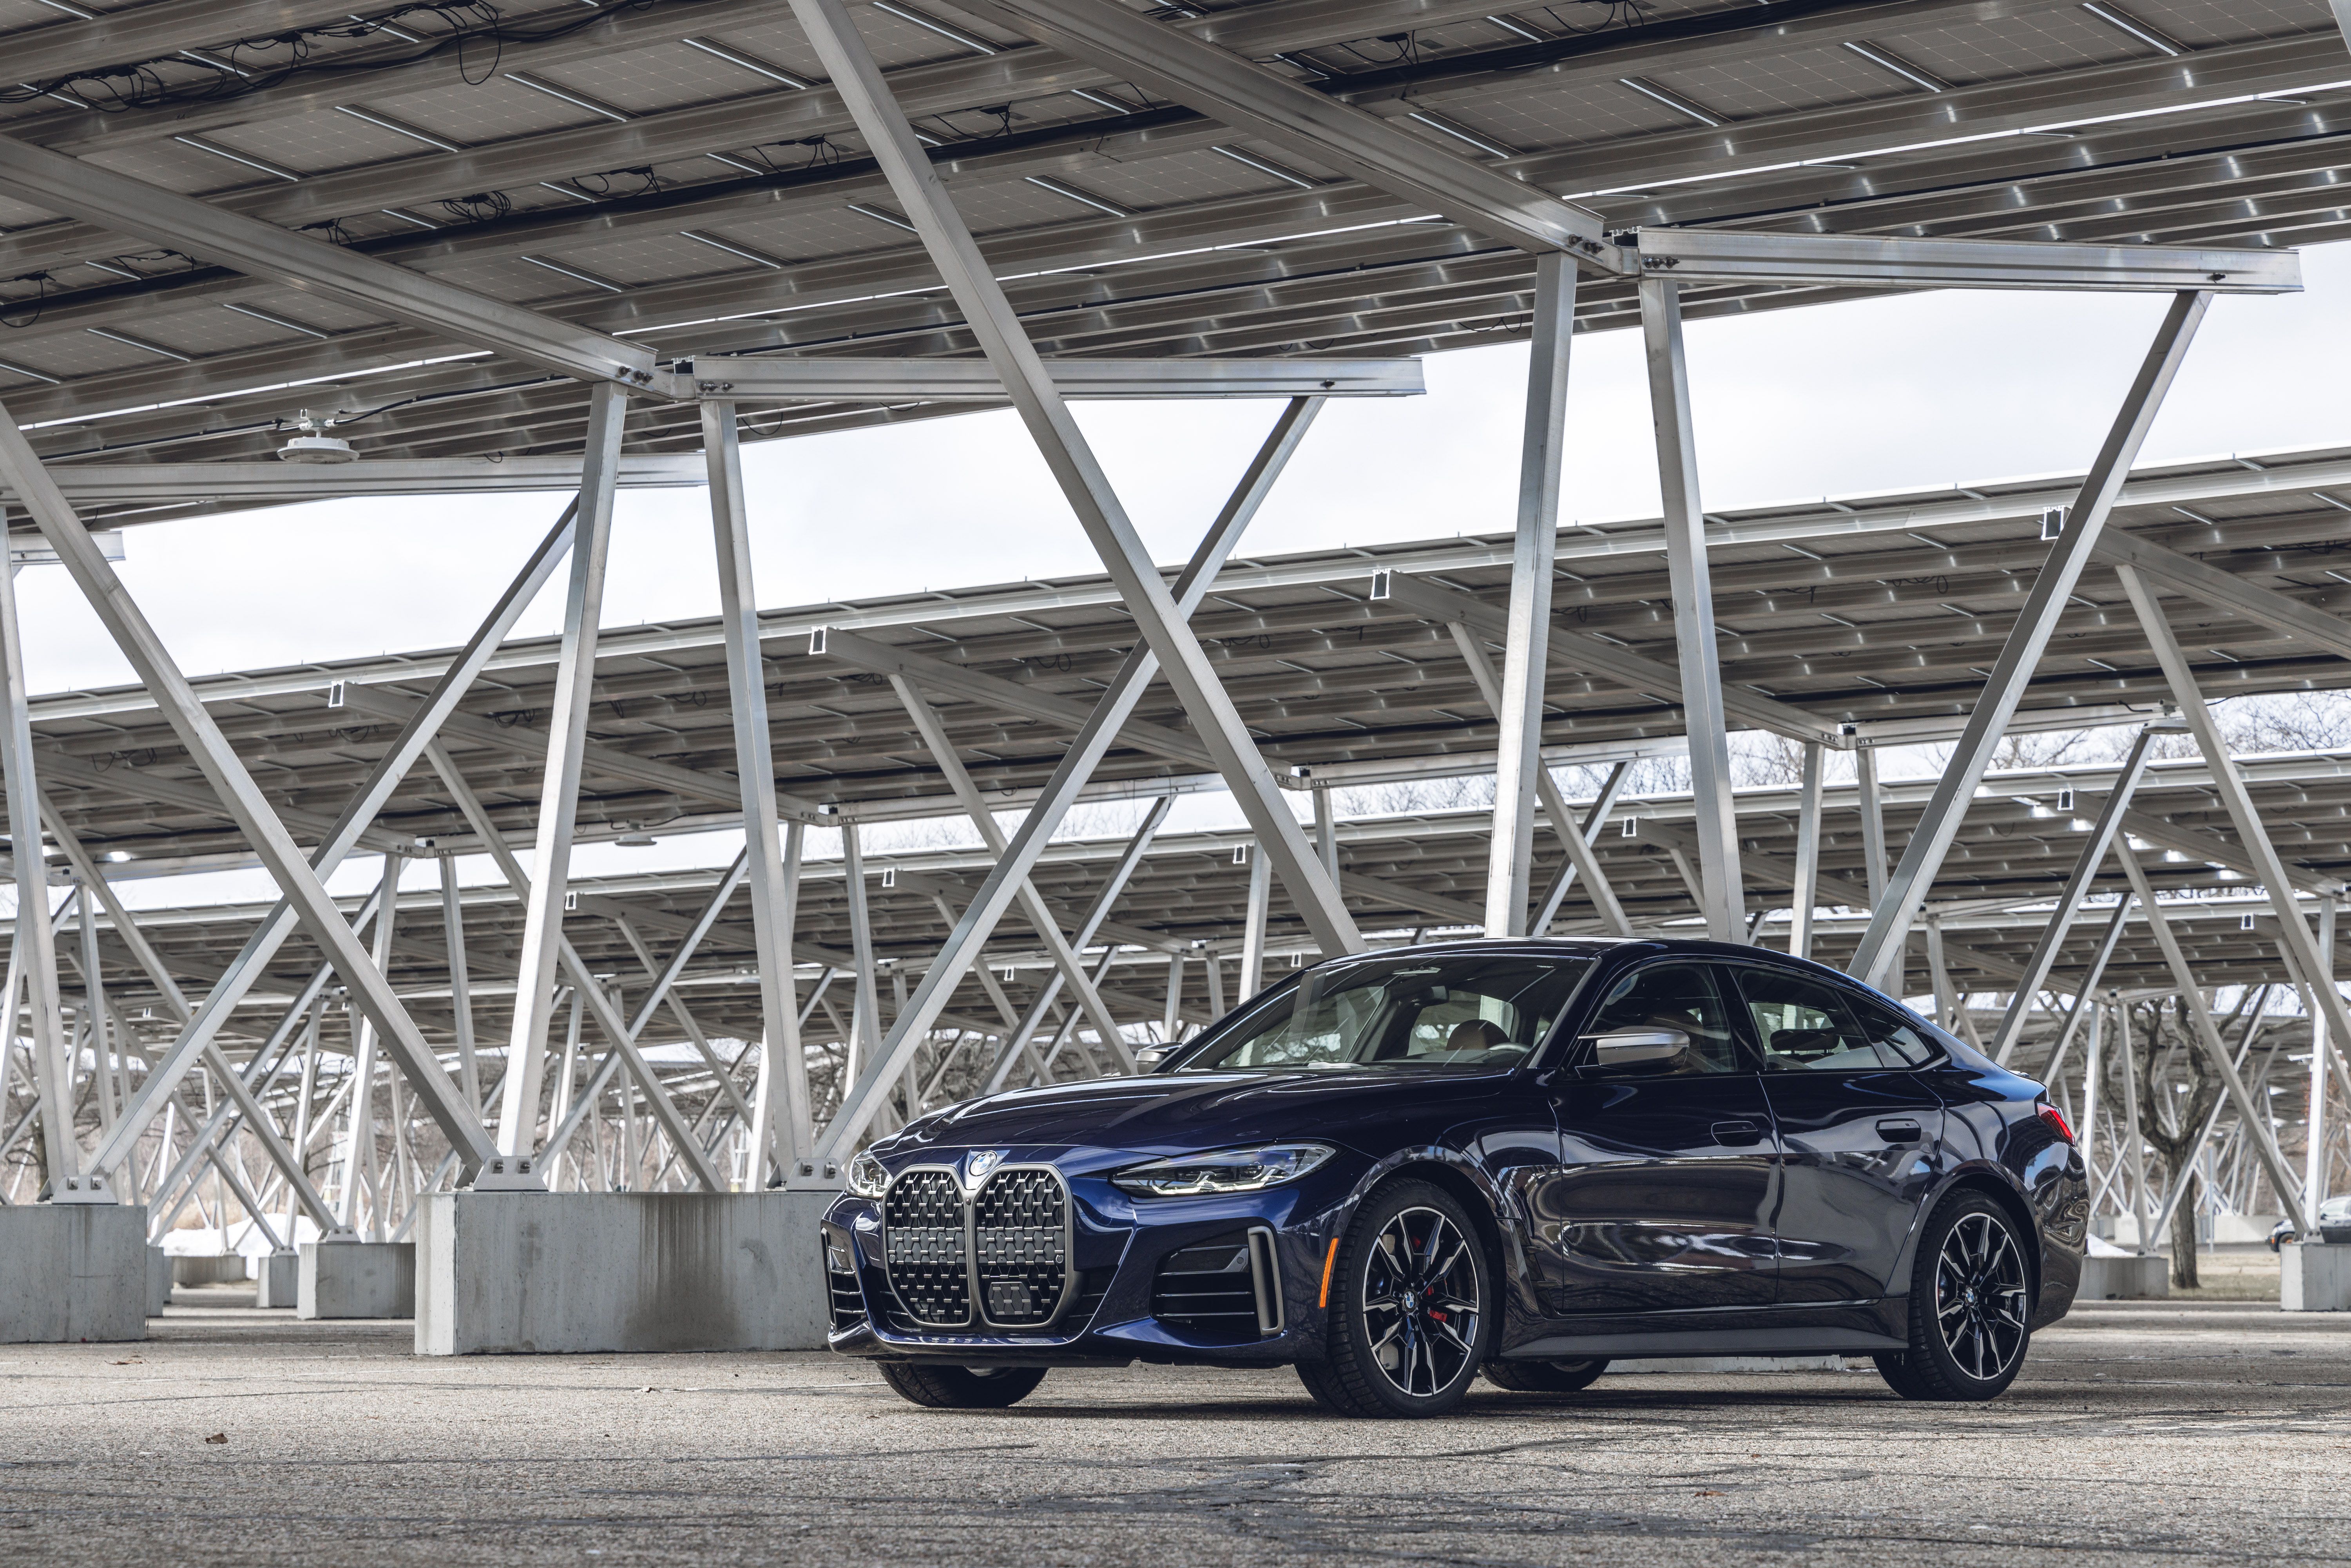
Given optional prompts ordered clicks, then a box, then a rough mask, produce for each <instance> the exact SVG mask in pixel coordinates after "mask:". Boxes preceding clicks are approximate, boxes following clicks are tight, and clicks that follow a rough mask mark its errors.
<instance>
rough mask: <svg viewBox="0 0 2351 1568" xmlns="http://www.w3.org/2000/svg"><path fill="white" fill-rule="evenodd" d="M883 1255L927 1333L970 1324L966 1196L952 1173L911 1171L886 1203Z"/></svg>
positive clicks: (911, 1311) (901, 1293)
mask: <svg viewBox="0 0 2351 1568" xmlns="http://www.w3.org/2000/svg"><path fill="white" fill-rule="evenodd" d="M882 1226H883V1256H884V1257H886V1258H887V1259H888V1260H889V1266H890V1284H891V1288H892V1289H893V1290H894V1291H897V1293H898V1299H899V1301H902V1302H904V1304H905V1308H906V1315H907V1316H908V1317H910V1318H912V1319H914V1322H917V1323H919V1324H921V1325H922V1326H924V1327H925V1328H961V1327H963V1326H964V1325H965V1324H967V1323H968V1322H971V1270H970V1262H969V1255H968V1254H967V1251H966V1250H965V1247H964V1212H963V1192H962V1189H961V1188H960V1187H959V1186H957V1185H956V1178H955V1176H953V1175H952V1174H951V1173H949V1172H947V1171H937V1170H913V1171H907V1172H905V1173H904V1174H903V1175H902V1176H899V1177H898V1179H897V1180H896V1181H894V1182H892V1183H891V1184H890V1196H889V1197H887V1198H885V1199H884V1200H883V1208H882Z"/></svg>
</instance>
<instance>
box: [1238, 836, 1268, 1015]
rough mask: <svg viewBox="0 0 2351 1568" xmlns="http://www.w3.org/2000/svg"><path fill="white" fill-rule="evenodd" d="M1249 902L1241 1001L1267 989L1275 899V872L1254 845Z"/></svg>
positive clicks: (1243, 941)
mask: <svg viewBox="0 0 2351 1568" xmlns="http://www.w3.org/2000/svg"><path fill="white" fill-rule="evenodd" d="M1272 899H1273V872H1272V869H1271V867H1270V865H1269V864H1268V863H1267V861H1266V858H1265V855H1264V853H1263V852H1261V851H1259V850H1258V849H1257V848H1256V847H1254V846H1252V847H1251V848H1250V850H1249V900H1248V902H1247V904H1245V905H1244V906H1243V913H1242V916H1241V986H1240V996H1241V1000H1242V1001H1244V1002H1246V1001H1248V1000H1249V998H1251V997H1253V996H1255V995H1257V994H1258V992H1259V991H1260V990H1262V989H1264V988H1265V923H1266V916H1267V915H1268V914H1270V904H1271V903H1272Z"/></svg>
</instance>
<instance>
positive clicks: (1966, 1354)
mask: <svg viewBox="0 0 2351 1568" xmlns="http://www.w3.org/2000/svg"><path fill="white" fill-rule="evenodd" d="M2031 1321H2032V1269H2031V1266H2030V1264H2029V1263H2028V1262H2027V1260H2026V1255H2025V1251H2024V1241H2023V1239H2022V1237H2021V1236H2020V1235H2019V1234H2018V1232H2017V1228H2016V1222H2015V1221H2014V1220H2013V1219H2011V1218H2009V1216H2008V1213H2007V1211H2006V1210H2004V1209H2002V1208H2001V1207H2000V1205H1998V1204H1996V1203H1994V1202H1993V1201H1992V1200H1991V1198H1989V1197H1985V1196H1984V1195H1983V1194H1981V1193H1980V1192H1957V1193H1953V1194H1952V1195H1951V1196H1950V1197H1947V1198H1945V1199H1944V1200H1943V1201H1942V1203H1941V1204H1940V1205H1938V1207H1937V1208H1936V1210H1935V1212H1934V1214H1933V1215H1932V1216H1931V1217H1929V1218H1928V1221H1927V1228H1926V1229H1925V1230H1924V1231H1923V1232H1921V1233H1920V1235H1919V1238H1918V1260H1917V1264H1916V1266H1915V1270H1914V1272H1913V1273H1912V1275H1911V1279H1910V1346H1909V1348H1908V1349H1907V1350H1906V1351H1904V1352H1903V1353H1902V1354H1900V1355H1898V1356H1891V1355H1881V1356H1879V1357H1878V1358H1877V1370H1878V1372H1879V1373H1880V1375H1883V1376H1884V1377H1885V1379H1886V1384H1887V1385H1888V1386H1889V1387H1891V1388H1892V1389H1893V1390H1894V1392H1895V1393H1896V1394H1899V1395H1901V1396H1903V1397H1904V1398H1905V1399H1933V1400H1942V1401H1970V1400H1980V1399H1991V1398H1995V1397H1997V1396H1999V1395H2000V1394H2001V1392H2002V1391H2003V1390H2005V1389H2006V1388H2007V1387H2008V1385H2010V1384H2011V1383H2013V1382H2015V1381H2016V1375H2017V1373H2018V1372H2019V1371H2021V1370H2022V1368H2023V1366H2024V1353H2025V1351H2026V1349H2027V1347H2028V1346H2030V1345H2031V1343H2032V1328H2031V1327H2030V1323H2031Z"/></svg>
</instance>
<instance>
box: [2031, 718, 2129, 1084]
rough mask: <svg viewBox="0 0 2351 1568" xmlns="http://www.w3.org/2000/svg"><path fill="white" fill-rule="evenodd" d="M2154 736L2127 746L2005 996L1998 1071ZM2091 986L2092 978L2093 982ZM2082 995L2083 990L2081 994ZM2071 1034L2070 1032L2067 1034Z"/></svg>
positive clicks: (2118, 825)
mask: <svg viewBox="0 0 2351 1568" xmlns="http://www.w3.org/2000/svg"><path fill="white" fill-rule="evenodd" d="M2157 733H2158V731H2157V728H2156V727H2155V726H2152V725H2150V726H2148V727H2147V728H2145V729H2142V730H2140V731H2139V732H2138V738H2137V740H2135V741H2133V742H2132V743H2131V748H2130V755H2129V756H2128V757H2127V758H2125V759H2124V761H2123V766H2122V769H2121V771H2120V772H2118V773H2117V774H2116V776H2115V786H2114V789H2112V790H2111V791H2110V792H2109V793H2108V794H2107V796H2106V803H2105V805H2104V806H2103V807H2101V808H2100V809H2099V810H2098V819H2097V821H2096V823H2095V825H2094V826H2093V827H2092V828H2091V830H2090V837H2089V841H2088V842H2086V843H2085V844H2084V845H2083V846H2082V853H2081V856H2080V858H2079V859H2077V860H2075V861H2074V870H2073V873H2072V874H2071V875H2069V876H2068V877H2066V879H2065V885H2064V888H2063V889H2062V890H2061V891H2060V892H2059V893H2058V894H2057V907H2056V909H2055V910H2054V911H2053V913H2052V914H2051V915H2050V916H2049V924H2048V925H2046V926H2044V927H2043V929H2042V932H2041V938H2040V940H2039V941H2037V942H2035V943H2034V944H2033V945H2032V956H2029V957H2028V958H2026V959H2025V960H2024V974H2023V977H2022V978H2021V979H2019V980H2018V982H2017V985H2016V989H2015V990H2014V991H2013V992H2011V994H2010V996H2009V1000H2008V1011H2007V1012H2005V1013H2004V1014H2002V1015H2001V1020H2000V1027H1999V1028H1998V1029H1997V1030H1994V1031H1993V1032H1992V1041H1991V1058H1992V1060H1993V1061H1996V1062H1998V1063H2000V1065H2001V1066H2002V1067H2006V1066H2007V1065H2008V1059H2009V1058H2010V1057H2011V1055H2013V1054H2014V1053H2015V1051H2016V1042H2017V1040H2019V1039H2020V1038H2022V1035H2023V1033H2024V1020H2025V1018H2026V1016H2027V1015H2028V1014H2029V1013H2030V1012H2031V1011H2032V993H2033V992H2034V991H2037V990H2039V989H2040V988H2041V983H2042V982H2043V980H2045V979H2047V978H2048V977H2049V969H2050V966H2051V965H2053V964H2054V963H2055V962H2056V961H2057V950H2058V949H2059V948H2060V947H2062V946H2064V944H2065V933H2066V930H2067V929H2068V928H2069V927H2070V926H2072V925H2073V924H2074V916H2075V915H2077V914H2079V913H2080V912H2081V907H2082V900H2083V898H2084V897H2085V896H2086V895H2087V894H2088V893H2089V891H2090V883H2092V882H2093V881H2095V879H2096V877H2097V874H2098V866H2099V865H2100V863H2101V862H2104V861H2105V858H2106V851H2107V850H2108V849H2109V848H2111V847H2112V846H2113V844H2114V841H2115V835H2116V833H2117V832H2119V831H2121V830H2122V819H2123V813H2124V812H2125V811H2126V810H2129V809H2130V800H2131V796H2132V794H2133V793H2134V792H2135V791H2137V789H2138V783H2139V780H2140V779H2142V778H2144V777H2145V776H2146V774H2147V751H2148V748H2149V747H2152V746H2153V745H2154V744H2155V737H2156V735H2157ZM2091 983H2092V984H2095V978H2094V979H2093V980H2092V982H2091ZM2085 989H2086V988H2085ZM2068 1032H2070V1031H2068Z"/></svg>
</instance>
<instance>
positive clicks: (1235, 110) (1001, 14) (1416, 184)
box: [796, 0, 1625, 272]
mask: <svg viewBox="0 0 2351 1568" xmlns="http://www.w3.org/2000/svg"><path fill="white" fill-rule="evenodd" d="M809 3H810V0H796V8H797V5H805V4H809ZM966 9H967V10H969V11H970V12H971V13H972V15H974V16H985V17H987V18H988V19H990V20H992V21H996V22H998V23H999V24H1000V25H1002V26H1006V27H1008V28H1011V29H1012V30H1013V31H1015V32H1019V33H1025V34H1027V35H1028V36H1029V37H1032V38H1034V39H1036V40H1037V41H1038V42H1039V43H1040V44H1048V45H1050V46H1051V47H1053V48H1055V49H1057V50H1059V51H1060V52H1061V53H1062V54H1065V55H1067V56H1069V57H1071V58H1072V59H1080V60H1085V61H1089V62H1090V63H1092V64H1093V65H1097V66H1100V67H1102V68H1103V69H1105V70H1108V71H1110V72H1111V73H1113V76H1114V77H1117V78H1123V79H1125V80H1128V81H1131V82H1133V83H1134V84H1135V85H1136V86H1137V87H1140V88H1142V89H1144V90H1145V91H1147V92H1149V93H1151V94H1153V95H1154V96H1155V97H1158V98H1163V99H1173V100H1174V101H1175V102H1177V103H1180V104H1183V105H1185V106H1186V107H1187V108H1190V109H1195V110H1198V111H1199V112H1201V113H1202V114H1205V115H1207V116H1209V117H1210V118H1212V119H1214V120H1219V121H1221V122H1222V123H1224V124H1226V125H1229V126H1231V127H1232V128H1233V129H1234V130H1235V131H1238V132H1241V133H1242V134H1244V135H1248V136H1254V137H1259V138H1262V139H1263V140H1265V141H1269V142H1271V143H1272V144H1273V145H1275V146H1277V147H1280V148H1282V149H1284V150H1285V151H1287V152H1290V153H1293V154H1295V155H1296V156H1298V157H1300V158H1302V159H1304V160H1306V161H1308V162H1311V163H1313V164H1314V165H1316V166H1317V167H1320V168H1326V169H1337V170H1339V171H1340V172H1343V173H1345V174H1347V175H1348V176H1350V177H1351V178H1353V179H1357V180H1361V181H1362V182H1364V183H1365V184H1367V185H1370V186H1371V187H1373V188H1374V190H1381V191H1385V192H1387V193H1390V194H1391V195H1395V196H1399V197H1402V198H1403V199H1404V200H1405V201H1407V202H1412V203H1415V204H1419V205H1422V206H1426V208H1428V209H1429V210H1430V211H1432V212H1438V213H1442V214H1445V215H1446V216H1447V217H1448V218H1451V219H1452V220H1453V221H1454V222H1456V223H1458V224H1461V225H1465V226H1467V227H1468V228H1471V229H1475V230H1476V231H1477V232H1478V233H1479V234H1482V235H1489V236H1490V237H1491V238H1494V239H1498V240H1500V241H1501V242H1502V243H1503V244H1505V245H1514V246H1519V247H1520V248H1521V249H1524V250H1531V251H1533V252H1535V253H1536V254H1537V255H1541V253H1542V252H1544V251H1568V252H1571V253H1573V255H1574V256H1576V257H1577V259H1578V260H1579V261H1580V262H1582V263H1583V265H1584V266H1586V267H1592V268H1593V270H1595V271H1600V272H1617V271H1620V270H1623V269H1624V268H1625V263H1624V262H1623V261H1622V260H1620V259H1619V252H1618V250H1617V247H1616V246H1613V245H1610V244H1608V243H1606V236H1605V234H1604V225H1602V223H1601V220H1600V217H1599V215H1598V214H1595V213H1593V212H1592V211H1590V210H1589V209H1587V208H1583V207H1579V206H1575V205H1573V204H1570V203H1567V202H1562V201H1561V200H1560V199H1559V198H1557V197H1556V196H1553V195H1552V194H1551V193H1549V192H1547V191H1545V190H1543V189H1542V188H1541V186H1539V185H1535V184H1532V183H1528V182H1525V181H1521V180H1516V179H1513V178H1511V177H1510V175H1508V174H1506V173H1504V172H1501V171H1500V170H1499V169H1493V168H1489V167H1488V166H1487V165H1485V164H1483V163H1479V162H1473V161H1472V160H1470V159H1468V158H1465V157H1462V156H1460V155H1458V154H1457V153H1455V152H1451V151H1449V150H1448V149H1447V148H1444V147H1441V146H1439V145H1438V144H1437V142H1436V141H1433V140H1431V139H1430V138H1428V137H1426V136H1422V135H1419V134H1417V133H1416V132H1415V131H1411V130H1409V129H1407V128H1406V127H1405V126H1404V125H1402V124H1399V123H1397V122H1396V121H1395V120H1383V119H1381V118H1380V117H1379V116H1377V115H1375V114H1372V113H1369V112H1368V111H1366V110H1360V109H1356V108H1353V106H1351V105H1348V104H1343V103H1340V102H1338V101H1337V100H1336V99H1332V98H1329V97H1327V96H1325V95H1324V94H1322V93H1319V92H1316V91H1315V90H1314V89H1311V88H1310V87H1307V86H1306V85H1304V84H1303V83H1301V82H1297V81H1293V80H1291V79H1290V78H1288V77H1284V76H1280V75H1278V74H1277V73H1275V72H1273V71H1270V70H1269V69H1267V68H1265V67H1263V66H1260V65H1259V64H1257V63H1256V62H1255V61H1253V60H1249V59H1245V58H1243V57H1241V56H1239V55H1237V54H1233V53H1231V52H1230V51H1228V50H1226V49H1221V48H1218V47H1217V46H1216V45H1214V44H1210V43H1207V42H1204V41H1202V40H1200V39H1198V38H1196V37H1191V36H1190V35H1188V34H1186V33H1183V32H1180V31H1178V30H1177V29H1175V28H1174V27H1169V26H1164V25H1162V24H1161V23H1158V22H1156V21H1153V20H1151V19H1150V18H1148V17H1146V16H1143V15H1142V14H1140V13H1139V12H1135V11H1131V10H1129V9H1127V8H1126V7H1125V6H1124V5H1118V4H1116V3H1115V0H1109V3H1106V0H973V4H972V5H969V6H967V7H966ZM827 65H828V67H830V65H831V62H830V61H828V62H827ZM832 78H833V86H834V87H835V88H841V85H842V84H841V73H840V72H839V71H838V70H834V71H833V72H832ZM844 96H846V94H845V93H844ZM850 107H851V110H852V112H854V111H855V109H856V104H855V101H854V99H852V101H851V105H850Z"/></svg>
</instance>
